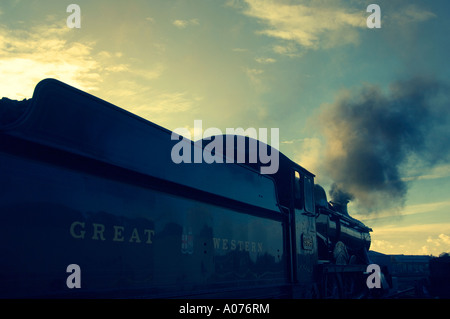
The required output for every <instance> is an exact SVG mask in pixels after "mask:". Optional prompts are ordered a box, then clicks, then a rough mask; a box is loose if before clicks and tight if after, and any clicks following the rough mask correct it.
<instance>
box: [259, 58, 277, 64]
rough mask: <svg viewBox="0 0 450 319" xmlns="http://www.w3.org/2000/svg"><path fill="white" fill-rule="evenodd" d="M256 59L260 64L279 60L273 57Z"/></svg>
mask: <svg viewBox="0 0 450 319" xmlns="http://www.w3.org/2000/svg"><path fill="white" fill-rule="evenodd" d="M255 61H256V62H258V63H260V64H272V63H275V62H277V60H275V59H272V58H256V59H255Z"/></svg>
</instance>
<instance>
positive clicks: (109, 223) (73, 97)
mask: <svg viewBox="0 0 450 319" xmlns="http://www.w3.org/2000/svg"><path fill="white" fill-rule="evenodd" d="M235 138H236V139H237V138H241V137H237V136H236V137H235ZM246 142H247V144H248V142H249V138H246ZM175 143H177V141H173V140H171V132H170V131H169V130H166V129H164V128H162V127H160V126H158V125H156V124H154V123H151V122H149V121H146V120H144V119H142V118H140V117H138V116H136V115H134V114H131V113H129V112H127V111H125V110H123V109H121V108H119V107H116V106H114V105H112V104H110V103H107V102H105V101H103V100H101V99H99V98H96V97H94V96H92V95H89V94H87V93H85V92H82V91H80V90H77V89H75V88H73V87H70V86H68V85H66V84H64V83H62V82H59V81H57V80H54V79H46V80H43V81H41V82H40V83H39V84H38V85H37V86H36V88H35V91H34V94H33V97H32V99H31V100H28V101H23V102H17V101H11V100H7V99H3V100H1V101H0V180H1V184H0V185H1V189H0V247H1V251H2V258H1V259H0V297H1V298H35V297H36V298H181V297H183V298H184V297H187V298H229V297H231V298H298V297H300V298H304V297H306V298H308V297H319V298H329V297H358V296H361V295H363V294H364V293H365V292H366V289H364V288H365V284H366V283H365V276H366V275H365V274H364V272H365V270H366V266H367V264H368V259H367V251H368V249H369V246H370V235H369V232H370V231H371V229H370V228H368V227H366V226H365V225H364V224H362V223H361V222H359V221H357V220H355V219H353V218H351V217H350V216H349V215H348V214H347V213H346V209H345V203H331V202H330V203H329V202H328V201H327V199H326V194H325V192H324V190H323V189H322V188H321V187H320V186H318V185H314V175H313V174H312V173H310V172H309V171H307V170H306V169H304V168H302V167H301V166H299V165H298V164H296V163H294V162H293V161H291V160H290V159H289V158H287V157H286V156H284V155H283V154H281V153H280V154H279V155H280V159H279V160H280V162H279V170H278V172H277V173H276V174H273V175H262V174H260V172H259V169H258V165H260V164H258V163H252V164H250V163H247V164H246V163H241V164H239V163H228V164H218V163H212V164H205V163H203V164H189V165H188V164H186V165H183V164H175V163H173V161H172V160H171V157H170V155H171V149H172V147H173V145H174V144H175ZM192 143H193V146H194V147H203V145H202V144H203V142H202V141H200V142H196V143H194V142H192ZM72 264H76V265H78V266H79V270H80V273H79V275H80V276H79V277H80V278H79V279H80V288H73V287H69V285H68V284H67V279H68V276H69V275H70V273H68V272H66V269H67V267H68V266H69V265H72ZM366 288H367V287H366Z"/></svg>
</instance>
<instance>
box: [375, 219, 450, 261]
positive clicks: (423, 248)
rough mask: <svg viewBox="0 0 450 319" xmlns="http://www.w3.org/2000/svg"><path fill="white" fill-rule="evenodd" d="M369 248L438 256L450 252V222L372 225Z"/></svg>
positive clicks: (393, 252)
mask: <svg viewBox="0 0 450 319" xmlns="http://www.w3.org/2000/svg"><path fill="white" fill-rule="evenodd" d="M372 228H373V236H372V237H373V238H372V244H371V246H370V249H371V250H376V251H379V252H383V253H387V254H420V255H431V254H432V255H434V256H438V255H439V254H441V253H442V252H450V236H449V234H450V223H439V224H421V225H408V226H394V225H391V226H385V227H372Z"/></svg>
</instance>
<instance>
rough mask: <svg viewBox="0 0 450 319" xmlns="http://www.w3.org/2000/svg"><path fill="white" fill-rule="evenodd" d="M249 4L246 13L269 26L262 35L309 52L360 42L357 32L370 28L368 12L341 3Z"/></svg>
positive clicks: (262, 0) (251, 0) (257, 0)
mask: <svg viewBox="0 0 450 319" xmlns="http://www.w3.org/2000/svg"><path fill="white" fill-rule="evenodd" d="M246 4H247V7H246V9H244V11H243V12H244V14H246V15H247V16H250V17H254V18H257V19H258V20H260V21H261V22H262V23H263V24H265V25H267V28H264V29H263V30H260V31H259V33H260V34H263V35H267V36H270V37H274V38H278V39H281V40H287V41H293V42H295V43H296V44H298V45H301V46H302V47H304V48H308V49H319V48H328V47H333V46H337V45H341V44H349V43H357V42H358V33H357V30H358V29H361V28H367V25H366V18H367V17H366V13H365V10H361V8H346V7H345V6H344V4H343V2H340V1H338V2H333V3H330V2H323V1H316V2H302V3H300V2H298V1H290V2H289V3H287V2H286V1H278V0H246ZM276 50H277V52H278V53H281V54H283V53H285V52H286V53H292V50H293V49H292V48H290V49H288V47H287V48H285V49H283V47H282V46H279V47H276Z"/></svg>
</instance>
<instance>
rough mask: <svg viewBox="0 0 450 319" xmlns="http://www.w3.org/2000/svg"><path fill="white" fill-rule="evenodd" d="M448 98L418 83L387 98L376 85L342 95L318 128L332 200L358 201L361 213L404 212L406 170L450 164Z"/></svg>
mask: <svg viewBox="0 0 450 319" xmlns="http://www.w3.org/2000/svg"><path fill="white" fill-rule="evenodd" d="M449 97H450V90H449V87H448V86H447V85H446V84H443V83H441V82H439V81H437V80H435V79H430V78H422V77H417V78H413V79H409V80H406V81H399V82H396V83H394V84H392V85H391V87H390V89H389V91H388V92H383V91H382V89H381V88H380V87H377V86H374V85H366V86H364V87H363V88H362V89H360V90H359V91H357V92H348V91H346V92H342V94H341V95H340V97H339V98H338V99H337V100H336V101H335V102H334V103H333V104H331V105H327V106H326V107H325V108H324V109H323V112H322V113H321V121H320V123H321V127H322V129H323V132H324V136H325V138H326V153H325V162H324V163H323V167H324V169H325V171H326V174H327V175H328V176H330V177H331V178H332V179H333V181H334V184H333V186H332V189H331V192H330V195H331V196H332V198H331V200H332V201H335V202H342V201H346V200H347V201H348V200H354V201H355V202H356V204H357V206H358V211H359V212H373V211H378V210H380V209H386V208H400V207H402V206H403V205H404V202H405V199H406V194H407V190H408V182H407V180H409V179H408V177H409V176H407V175H406V174H407V171H408V170H409V171H411V168H415V169H418V168H419V167H421V168H423V169H424V170H425V169H430V168H432V167H433V166H434V165H437V164H439V163H442V162H448V161H449V157H450V156H449V155H450V147H449V146H450V120H449V119H450V116H449V113H450V104H449V100H450V99H449ZM423 173H424V174H425V173H426V172H423Z"/></svg>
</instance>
